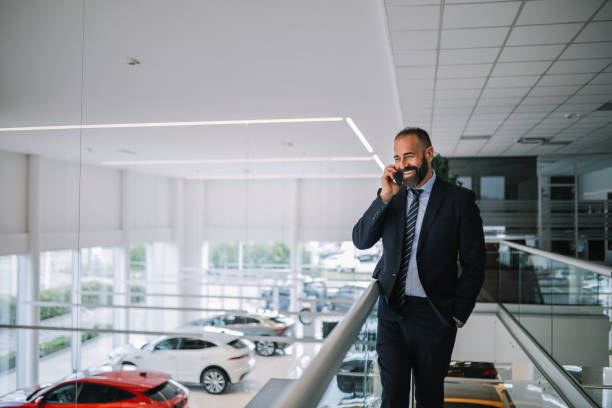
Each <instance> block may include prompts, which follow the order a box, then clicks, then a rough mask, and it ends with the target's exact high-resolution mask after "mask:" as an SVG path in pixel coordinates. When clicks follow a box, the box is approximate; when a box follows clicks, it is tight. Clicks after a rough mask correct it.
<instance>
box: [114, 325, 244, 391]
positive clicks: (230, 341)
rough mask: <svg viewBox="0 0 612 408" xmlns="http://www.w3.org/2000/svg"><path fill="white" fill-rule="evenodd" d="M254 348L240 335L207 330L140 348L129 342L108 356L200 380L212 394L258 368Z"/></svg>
mask: <svg viewBox="0 0 612 408" xmlns="http://www.w3.org/2000/svg"><path fill="white" fill-rule="evenodd" d="M254 348H255V346H254V345H253V343H251V342H250V341H248V340H246V339H241V338H240V336H236V335H232V334H227V333H223V332H220V331H214V330H206V331H205V332H203V333H202V334H201V335H199V336H192V335H189V334H185V335H184V336H181V335H173V336H161V337H158V338H157V339H155V340H153V341H151V342H149V343H147V344H145V345H144V346H142V347H141V348H140V349H138V348H136V347H134V346H132V345H127V346H124V347H122V348H119V349H117V350H115V351H113V352H112V353H111V355H110V356H109V358H110V360H111V362H112V363H113V364H124V365H133V366H135V367H136V368H137V369H139V370H151V371H162V372H166V373H168V374H170V375H171V376H172V378H174V379H175V380H177V381H180V382H184V383H199V384H202V385H203V386H204V389H205V390H206V391H208V392H209V393H211V394H221V393H222V392H223V391H225V390H226V388H227V386H228V385H229V384H230V383H237V382H239V381H240V380H242V379H243V378H244V376H245V375H247V374H248V373H249V372H250V371H251V370H252V369H253V367H255V355H254Z"/></svg>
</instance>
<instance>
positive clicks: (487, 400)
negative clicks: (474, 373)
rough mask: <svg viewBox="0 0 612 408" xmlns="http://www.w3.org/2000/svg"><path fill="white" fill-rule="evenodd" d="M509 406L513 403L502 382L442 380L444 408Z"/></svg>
mask: <svg viewBox="0 0 612 408" xmlns="http://www.w3.org/2000/svg"><path fill="white" fill-rule="evenodd" d="M511 406H514V404H513V403H512V399H511V398H510V395H509V394H508V391H506V389H505V387H504V385H503V384H486V383H481V384H478V383H465V382H460V383H455V382H451V381H445V382H444V408H468V407H469V408H478V407H482V408H490V407H511ZM517 406H518V405H517Z"/></svg>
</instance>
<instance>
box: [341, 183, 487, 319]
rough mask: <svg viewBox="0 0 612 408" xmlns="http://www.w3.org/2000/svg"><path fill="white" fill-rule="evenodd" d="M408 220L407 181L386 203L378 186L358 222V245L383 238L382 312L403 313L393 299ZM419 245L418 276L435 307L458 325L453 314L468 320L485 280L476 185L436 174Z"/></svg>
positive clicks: (365, 245) (387, 314) (376, 273)
mask: <svg viewBox="0 0 612 408" xmlns="http://www.w3.org/2000/svg"><path fill="white" fill-rule="evenodd" d="M405 221H406V187H402V188H401V189H400V191H399V192H398V193H397V194H396V195H395V196H393V198H392V199H391V201H389V202H388V203H387V204H386V205H385V203H384V202H383V201H382V200H381V199H380V189H379V190H378V193H377V194H376V199H375V200H374V201H373V202H372V204H371V205H370V207H369V208H368V209H367V210H366V212H365V213H364V214H363V216H362V217H361V218H360V219H359V221H358V222H357V224H356V225H355V227H354V228H353V243H354V244H355V246H356V247H357V248H359V249H366V248H370V247H371V246H373V245H374V244H375V243H376V242H377V241H378V240H379V239H380V238H382V241H383V255H382V257H381V259H380V261H379V262H378V264H377V265H376V268H375V269H374V273H373V275H372V277H373V278H375V279H378V282H379V284H380V287H381V291H382V296H381V299H380V301H379V307H378V317H380V318H387V319H392V320H397V319H399V318H400V316H399V315H398V314H397V313H395V312H394V311H393V310H392V309H391V308H390V307H389V306H388V300H389V296H390V294H391V291H392V289H393V285H394V284H395V280H396V279H397V275H398V273H399V266H400V258H401V251H402V242H403V239H404V234H405V230H404V225H405ZM413 250H414V247H413ZM416 251H417V252H416V260H417V266H418V270H419V278H420V280H421V284H422V285H423V289H425V293H426V294H427V297H428V299H429V300H430V301H431V303H433V306H434V309H435V310H436V312H437V313H438V314H439V315H440V314H441V316H440V317H441V318H443V319H444V320H446V322H448V323H449V324H452V325H453V326H454V322H453V320H452V317H456V318H458V319H459V320H461V321H463V322H466V321H467V319H468V317H469V316H470V314H471V313H472V310H473V309H474V306H475V304H476V297H477V296H478V293H479V292H480V289H481V287H482V284H483V282H484V265H485V257H486V254H485V245H484V235H483V231H482V219H481V218H480V211H479V210H478V207H477V206H476V202H475V195H474V193H473V192H472V191H470V190H468V189H465V188H463V187H459V186H456V185H454V184H450V183H448V182H446V181H444V180H442V179H441V178H440V177H436V181H435V183H434V185H433V188H432V191H431V196H430V197H429V202H428V204H427V209H426V211H425V216H424V217H423V224H422V226H421V231H420V236H419V242H418V245H417V249H416ZM457 257H458V258H457ZM457 259H459V262H460V264H461V269H462V272H461V275H459V273H458V267H457Z"/></svg>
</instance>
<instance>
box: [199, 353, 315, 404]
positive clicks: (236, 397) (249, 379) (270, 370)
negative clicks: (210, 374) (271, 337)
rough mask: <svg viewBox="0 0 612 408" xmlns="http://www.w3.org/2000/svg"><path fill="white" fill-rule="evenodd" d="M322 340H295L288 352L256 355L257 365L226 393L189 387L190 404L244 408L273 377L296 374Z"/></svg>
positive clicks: (285, 376) (304, 365)
mask: <svg viewBox="0 0 612 408" xmlns="http://www.w3.org/2000/svg"><path fill="white" fill-rule="evenodd" d="M320 348H321V343H296V344H294V345H292V346H291V347H288V348H287V349H286V350H285V352H284V353H283V352H277V353H276V354H275V355H274V356H271V357H262V356H257V357H256V358H257V362H256V364H255V369H254V370H253V371H252V372H251V373H249V375H247V376H246V377H245V378H244V380H242V381H241V382H240V383H238V384H233V385H232V386H231V387H230V388H229V389H228V390H227V391H226V392H225V393H224V394H221V395H211V394H208V393H206V392H205V391H204V390H202V389H201V388H200V387H195V386H194V387H189V389H190V391H191V395H190V397H189V407H190V408H217V407H219V408H241V407H244V406H246V404H248V403H249V401H250V400H251V399H252V398H253V397H254V396H255V394H257V392H258V391H259V390H260V389H261V388H262V387H263V386H264V385H265V384H266V383H267V382H268V380H269V379H270V378H297V377H299V376H300V375H301V373H302V371H303V369H304V367H306V366H308V364H309V363H310V360H311V358H312V356H314V355H315V354H316V353H317V352H318V351H319V349H320Z"/></svg>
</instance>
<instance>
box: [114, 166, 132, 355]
mask: <svg viewBox="0 0 612 408" xmlns="http://www.w3.org/2000/svg"><path fill="white" fill-rule="evenodd" d="M133 186H134V175H133V174H132V173H131V172H129V171H127V170H122V171H121V229H122V233H123V236H122V242H121V250H120V254H119V256H118V257H117V258H118V259H116V263H115V265H116V266H118V267H116V268H115V272H114V274H113V290H114V291H115V292H120V293H126V292H127V293H129V285H128V284H127V283H126V281H127V280H128V279H129V277H130V250H131V245H132V227H133V213H134V200H133V199H132V198H133V197H132V195H133V191H134V189H133ZM113 300H117V301H119V302H121V301H123V302H124V304H130V302H131V297H130V296H129V295H126V296H125V297H123V299H122V298H121V296H119V297H117V298H114V299H113ZM113 326H114V327H115V328H117V329H128V328H129V327H130V311H129V309H122V310H115V311H114V312H113ZM128 341H129V336H128V335H126V334H113V347H118V346H120V345H122V344H125V343H127V342H128Z"/></svg>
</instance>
